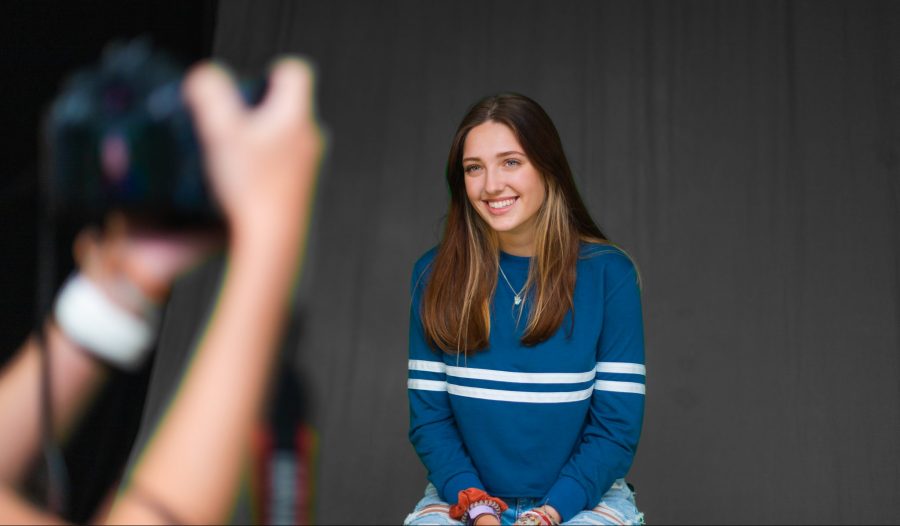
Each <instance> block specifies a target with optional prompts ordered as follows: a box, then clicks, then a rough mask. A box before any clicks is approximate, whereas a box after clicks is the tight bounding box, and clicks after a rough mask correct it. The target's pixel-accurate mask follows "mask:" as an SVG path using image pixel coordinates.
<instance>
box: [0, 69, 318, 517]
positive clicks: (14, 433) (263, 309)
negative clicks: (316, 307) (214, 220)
mask: <svg viewBox="0 0 900 526" xmlns="http://www.w3.org/2000/svg"><path fill="white" fill-rule="evenodd" d="M184 96H185V98H186V101H187V103H188V106H189V107H190V109H191V111H192V114H193V118H194V124H195V126H196V129H197V132H198V135H199V140H200V143H201V147H202V151H203V159H204V164H205V166H206V173H207V177H208V182H209V184H210V186H211V189H212V192H213V194H214V196H215V199H216V201H217V203H218V205H219V208H220V209H221V211H222V214H223V216H224V218H225V222H226V224H227V229H226V231H227V240H226V254H227V267H226V272H225V275H224V278H223V281H222V284H221V288H220V290H219V294H218V298H217V302H216V308H215V310H214V312H213V313H212V315H211V317H210V319H209V322H208V324H207V325H206V326H205V327H200V328H198V334H200V335H202V336H201V337H198V339H197V349H196V352H195V353H194V357H193V360H192V362H191V365H190V367H189V368H188V370H187V372H186V373H185V375H184V378H183V380H182V382H181V386H180V388H179V390H178V395H177V396H176V397H175V398H174V399H173V400H172V402H171V404H170V406H169V408H168V410H167V411H166V416H165V417H164V418H163V420H162V421H161V423H160V424H159V427H158V428H157V430H156V432H155V434H154V437H153V439H152V440H151V441H150V442H149V443H148V445H147V446H146V448H145V449H144V451H142V452H141V456H140V461H139V462H137V464H136V466H135V468H134V469H133V471H132V472H130V473H128V474H127V475H126V477H125V480H123V482H122V486H121V487H120V488H119V493H118V495H117V496H116V497H115V500H114V502H113V504H112V505H111V507H110V508H109V509H108V510H104V511H105V512H108V513H104V516H98V517H95V518H94V520H93V521H92V522H107V523H142V524H155V523H222V522H223V521H224V520H225V519H226V518H227V514H228V512H229V509H230V505H231V503H232V501H233V498H234V495H235V493H236V491H237V486H238V479H239V476H240V471H241V468H242V462H243V459H244V458H245V457H244V452H245V451H246V449H247V447H248V441H249V438H250V433H251V430H252V427H253V425H254V423H255V421H256V419H257V418H258V416H259V413H260V409H261V406H262V404H263V399H264V397H265V395H266V382H267V378H268V377H269V373H270V369H271V367H272V365H273V363H274V359H275V356H276V346H277V343H278V340H279V337H280V334H281V331H282V329H283V326H284V321H285V317H286V312H287V310H288V309H287V306H288V302H289V300H290V294H291V290H292V285H293V283H294V280H295V278H296V275H297V273H298V269H299V267H300V262H301V261H302V257H303V252H304V245H305V240H306V234H307V228H308V221H309V213H308V212H309V208H310V204H311V199H312V196H313V192H314V185H315V180H316V176H317V170H318V161H319V158H320V154H321V149H322V140H321V137H320V133H319V128H318V125H317V123H316V121H315V115H314V104H313V74H312V72H311V70H310V68H309V66H308V65H307V64H306V63H304V62H302V61H299V60H296V59H285V60H282V61H280V62H278V63H277V64H276V65H275V67H274V68H273V69H272V72H271V74H270V77H269V86H268V92H267V94H266V95H265V98H264V99H263V100H262V101H261V102H260V103H259V104H258V105H257V106H256V107H253V108H249V107H248V106H247V105H246V104H245V103H244V100H243V99H242V97H241V95H240V93H239V91H238V90H237V87H236V85H235V83H234V82H233V81H232V79H231V78H230V76H229V75H228V74H227V73H226V72H225V71H224V70H223V69H222V68H221V67H219V66H216V65H213V64H209V63H207V64H202V65H199V66H197V67H195V68H194V69H193V70H192V71H191V72H190V73H189V75H188V77H187V79H186V80H185V84H184ZM215 246H216V237H215V236H214V235H210V234H209V233H203V232H180V233H173V232H172V231H170V230H166V231H158V230H153V229H148V228H147V227H146V226H144V225H141V224H138V223H135V222H133V221H132V220H131V218H129V217H128V216H126V215H121V214H111V215H110V216H108V217H107V219H106V221H105V225H104V227H103V229H102V231H97V230H90V229H88V230H85V231H83V232H82V233H81V234H80V235H79V236H78V238H77V239H76V242H75V246H74V252H75V256H76V262H77V264H78V268H79V272H78V273H77V275H76V276H74V277H73V278H70V279H69V280H68V281H67V282H66V284H65V285H64V286H63V287H62V289H61V290H60V292H59V293H58V295H57V299H56V303H55V307H54V311H53V315H51V316H50V317H48V319H47V320H46V323H45V325H44V330H43V333H42V334H35V335H33V336H32V337H31V338H29V339H28V340H27V341H26V342H25V343H24V344H23V345H22V347H21V348H20V349H19V351H18V353H17V354H16V356H15V357H14V358H13V359H12V360H11V361H10V362H9V364H8V365H7V367H6V369H5V370H3V371H2V373H0V429H2V430H3V431H2V433H0V522H3V523H19V524H21V523H51V522H62V519H61V518H59V517H56V516H54V515H52V514H50V513H48V512H47V511H45V510H41V509H37V508H35V507H34V506H33V505H31V504H30V503H28V502H27V501H26V500H25V499H23V498H22V497H21V496H20V494H19V493H18V487H19V485H20V484H21V482H22V480H23V478H24V477H25V475H26V472H27V470H28V468H29V467H30V466H31V465H32V464H33V462H34V460H35V459H36V458H37V456H38V454H39V453H40V448H41V433H42V429H45V427H43V426H44V425H45V423H43V422H42V421H41V419H42V415H44V416H45V417H46V415H51V416H52V422H50V423H49V428H50V429H53V431H54V438H56V439H57V440H59V439H62V438H63V437H64V436H65V435H66V433H67V432H68V430H70V429H71V428H72V427H73V425H74V424H75V423H76V422H77V421H78V419H79V417H80V416H81V415H82V412H83V410H84V408H85V407H86V406H87V405H89V403H90V401H91V396H92V394H93V393H95V392H96V390H97V388H98V387H99V386H100V385H101V384H102V382H103V380H104V376H105V375H106V372H107V368H108V367H120V368H126V369H127V368H129V367H133V366H134V364H135V363H139V362H140V361H141V359H142V355H143V353H145V352H147V349H148V348H150V346H151V345H152V343H153V337H154V334H155V325H156V323H157V317H158V310H159V305H160V304H161V303H162V302H163V301H164V299H165V298H166V296H167V294H168V292H169V289H170V287H171V284H172V281H173V280H174V278H175V277H177V276H178V275H179V274H181V273H183V272H184V271H186V270H187V269H189V268H191V267H192V266H194V265H196V264H197V263H198V262H199V261H200V260H201V259H202V258H203V257H205V256H206V255H207V254H208V253H209V252H210V251H211V250H213V249H214V248H215ZM42 349H44V350H45V352H46V355H47V357H48V358H49V359H48V360H44V359H43V358H44V356H42ZM45 364H50V370H49V379H50V382H49V385H48V386H44V387H45V389H44V391H49V393H51V397H50V398H49V400H47V399H44V398H42V394H44V393H42V386H41V381H40V379H41V374H42V367H44V365H45ZM46 387H48V388H49V389H46ZM43 402H48V403H47V405H48V406H49V407H46V409H47V410H46V411H42V403H43Z"/></svg>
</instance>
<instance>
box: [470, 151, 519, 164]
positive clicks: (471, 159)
mask: <svg viewBox="0 0 900 526" xmlns="http://www.w3.org/2000/svg"><path fill="white" fill-rule="evenodd" d="M508 155H521V156H522V157H527V156H526V155H525V154H524V153H522V152H519V151H516V150H509V151H508V152H500V153H498V154H497V155H495V156H494V157H497V158H500V157H506V156H508ZM480 160H481V157H466V158H464V159H463V160H462V162H466V161H480Z"/></svg>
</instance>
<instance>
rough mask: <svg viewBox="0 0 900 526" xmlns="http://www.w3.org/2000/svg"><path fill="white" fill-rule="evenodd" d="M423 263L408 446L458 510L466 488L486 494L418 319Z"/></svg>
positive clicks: (419, 271)
mask: <svg viewBox="0 0 900 526" xmlns="http://www.w3.org/2000/svg"><path fill="white" fill-rule="evenodd" d="M429 259H430V258H428V257H427V255H426V257H423V258H422V259H420V260H419V261H418V262H417V263H416V266H415V269H414V270H413V276H412V285H411V294H412V302H411V303H412V304H411V308H410V319H409V376H408V380H407V393H408V395H409V419H410V423H409V440H410V442H412V445H413V447H414V448H415V450H416V453H417V454H418V455H419V458H420V459H421V460H422V463H423V464H424V465H425V468H426V469H427V470H428V480H429V481H430V482H431V483H432V484H434V486H435V488H437V490H438V494H439V495H440V497H441V499H442V500H444V501H445V502H448V503H450V504H451V505H452V504H456V502H457V495H458V494H459V492H460V491H461V490H464V489H467V488H479V489H482V490H483V489H484V486H483V484H482V483H481V479H480V478H479V476H478V473H477V472H476V470H475V467H474V466H473V465H472V461H471V459H470V458H469V454H468V452H467V451H466V448H465V445H464V444H463V442H462V438H461V437H460V434H459V430H458V429H457V427H456V419H455V417H454V416H453V411H452V409H451V407H450V400H449V395H448V394H447V376H446V365H445V364H444V361H443V359H442V358H443V357H442V356H441V355H440V354H438V352H435V351H434V350H433V349H432V348H431V347H430V346H429V345H428V343H427V342H426V340H425V334H424V331H423V329H422V321H421V319H420V317H419V312H420V310H419V308H420V301H421V297H422V292H423V291H424V289H425V282H426V277H425V274H426V273H427V261H428V260H429Z"/></svg>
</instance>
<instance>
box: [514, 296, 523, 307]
mask: <svg viewBox="0 0 900 526" xmlns="http://www.w3.org/2000/svg"><path fill="white" fill-rule="evenodd" d="M513 303H515V304H516V305H518V304H520V303H522V298H521V297H520V296H519V295H518V294H516V297H515V299H513Z"/></svg>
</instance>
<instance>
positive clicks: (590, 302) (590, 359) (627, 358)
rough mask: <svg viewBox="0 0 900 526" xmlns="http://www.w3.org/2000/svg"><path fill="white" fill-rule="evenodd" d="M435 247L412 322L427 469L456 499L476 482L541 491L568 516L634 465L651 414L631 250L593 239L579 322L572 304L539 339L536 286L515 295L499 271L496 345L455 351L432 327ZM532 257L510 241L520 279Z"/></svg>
mask: <svg viewBox="0 0 900 526" xmlns="http://www.w3.org/2000/svg"><path fill="white" fill-rule="evenodd" d="M435 253H436V249H431V250H430V251H428V252H427V253H425V255H423V256H422V257H421V258H420V259H419V260H418V261H417V262H416V265H415V268H414V270H413V275H412V287H411V288H412V306H411V313H410V329H409V380H408V393H409V404H410V429H409V438H410V441H411V442H412V444H413V447H414V448H415V449H416V452H417V453H418V455H419V458H421V460H422V462H423V463H424V464H425V467H426V468H427V469H428V474H429V475H428V479H429V480H430V481H431V482H432V483H433V484H434V486H435V487H436V488H437V490H438V493H439V494H440V496H441V498H442V499H443V500H445V501H447V502H449V503H451V504H454V503H456V501H457V494H458V492H459V491H460V490H463V489H466V488H470V487H475V488H480V489H483V490H485V491H487V492H488V493H489V494H491V495H493V496H495V497H503V498H516V497H532V498H541V499H543V500H544V502H545V503H547V504H550V505H552V506H553V507H554V508H556V510H557V511H559V513H560V515H561V516H562V519H563V521H566V520H569V519H570V518H572V516H574V515H575V514H577V513H578V512H580V511H582V510H585V509H590V508H593V507H594V506H596V505H597V503H598V502H600V499H601V497H602V496H603V494H604V493H605V492H606V491H607V490H608V489H609V488H610V486H611V485H612V483H613V482H614V481H615V480H616V479H618V478H621V477H624V476H625V474H626V473H627V472H628V469H629V468H630V467H631V462H632V459H633V458H634V453H635V449H636V447H637V443H638V438H639V436H640V432H641V423H642V420H643V414H644V376H645V370H644V336H643V324H642V317H641V302H640V292H639V286H638V280H637V274H636V272H635V268H634V266H633V265H632V263H631V260H630V259H629V258H628V257H627V256H626V255H625V254H624V253H623V252H622V251H620V250H619V249H617V248H615V247H612V246H609V245H598V244H584V245H583V246H582V250H581V257H580V258H579V261H578V266H577V269H576V272H577V278H576V283H575V293H574V304H575V309H574V322H575V323H574V326H572V317H573V312H569V313H568V314H567V316H566V318H565V320H564V321H563V323H562V325H561V326H560V328H559V329H558V330H557V331H556V333H555V334H554V335H553V336H552V337H551V338H550V339H548V340H546V341H544V342H542V343H540V344H538V345H535V346H532V347H525V346H523V345H522V344H521V341H520V340H521V338H522V335H523V334H524V330H525V326H526V325H527V320H528V315H529V308H530V304H531V298H526V299H525V301H524V302H523V303H522V304H521V306H520V307H516V306H514V305H513V300H514V293H513V291H512V290H511V288H510V286H509V285H507V283H506V281H504V279H503V277H502V276H498V278H497V288H496V291H495V293H494V299H493V303H492V305H491V334H490V344H489V347H488V349H486V350H482V351H479V352H476V353H471V354H469V355H468V356H466V355H459V356H456V355H449V354H447V353H443V352H441V353H439V352H436V351H434V350H433V349H431V348H430V347H429V346H428V344H427V343H426V340H425V336H424V332H423V329H422V323H421V319H420V312H421V311H420V308H421V300H422V296H423V292H424V290H425V286H426V284H427V281H428V278H429V269H430V263H431V261H432V260H433V259H434V256H435ZM529 263H530V258H525V257H517V256H512V255H509V254H506V253H502V252H501V255H500V265H501V267H502V269H503V271H504V272H505V273H506V277H507V278H508V279H509V281H510V284H511V285H512V287H513V288H515V290H516V291H519V290H520V289H521V288H522V286H523V285H524V284H525V280H526V279H527V277H528V266H529ZM520 308H524V312H522V313H521V318H520V316H519V312H518V311H519V309H520ZM519 318H520V319H519ZM517 319H518V321H517ZM570 328H571V333H570Z"/></svg>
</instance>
